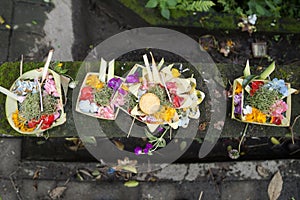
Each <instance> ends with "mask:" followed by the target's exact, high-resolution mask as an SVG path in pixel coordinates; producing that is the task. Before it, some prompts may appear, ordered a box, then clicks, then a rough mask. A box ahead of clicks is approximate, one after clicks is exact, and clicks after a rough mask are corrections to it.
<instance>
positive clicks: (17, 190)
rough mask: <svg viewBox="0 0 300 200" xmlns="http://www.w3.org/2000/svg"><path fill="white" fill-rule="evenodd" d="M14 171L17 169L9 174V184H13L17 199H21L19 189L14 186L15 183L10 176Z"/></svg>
mask: <svg viewBox="0 0 300 200" xmlns="http://www.w3.org/2000/svg"><path fill="white" fill-rule="evenodd" d="M16 172H17V171H14V172H12V173H11V174H10V175H9V179H10V182H11V184H12V186H13V188H14V190H15V192H16V195H17V197H18V199H19V200H22V197H21V195H20V191H19V189H18V188H17V186H16V184H15V182H14V179H13V178H12V176H13V175H14V174H15V173H16Z"/></svg>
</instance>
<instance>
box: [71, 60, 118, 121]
mask: <svg viewBox="0 0 300 200" xmlns="http://www.w3.org/2000/svg"><path fill="white" fill-rule="evenodd" d="M106 69H107V62H106V61H104V60H103V59H101V64H100V71H99V73H92V72H90V73H87V75H86V77H85V79H84V81H83V84H82V87H81V89H80V93H79V97H78V100H77V105H76V111H78V112H80V113H83V114H86V115H89V116H92V117H96V118H100V119H108V120H114V119H115V118H116V114H117V109H115V105H114V104H113V103H112V102H111V100H112V98H113V95H114V94H115V93H116V91H117V90H118V89H119V88H120V86H121V83H122V79H121V78H119V77H114V61H111V62H110V63H109V67H108V74H107V73H106Z"/></svg>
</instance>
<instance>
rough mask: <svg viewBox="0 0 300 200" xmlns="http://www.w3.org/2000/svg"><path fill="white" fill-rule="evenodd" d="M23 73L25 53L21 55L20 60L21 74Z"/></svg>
mask: <svg viewBox="0 0 300 200" xmlns="http://www.w3.org/2000/svg"><path fill="white" fill-rule="evenodd" d="M22 74H23V54H22V55H21V61H20V76H22Z"/></svg>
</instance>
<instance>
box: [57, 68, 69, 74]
mask: <svg viewBox="0 0 300 200" xmlns="http://www.w3.org/2000/svg"><path fill="white" fill-rule="evenodd" d="M67 72H68V69H62V70H60V72H59V73H61V74H65V73H67Z"/></svg>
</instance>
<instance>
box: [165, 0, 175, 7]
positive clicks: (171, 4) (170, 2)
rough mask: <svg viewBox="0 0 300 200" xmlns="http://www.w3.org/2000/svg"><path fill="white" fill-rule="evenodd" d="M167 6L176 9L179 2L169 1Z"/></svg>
mask: <svg viewBox="0 0 300 200" xmlns="http://www.w3.org/2000/svg"><path fill="white" fill-rule="evenodd" d="M167 4H168V5H169V6H170V7H175V6H176V5H177V0H167Z"/></svg>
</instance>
